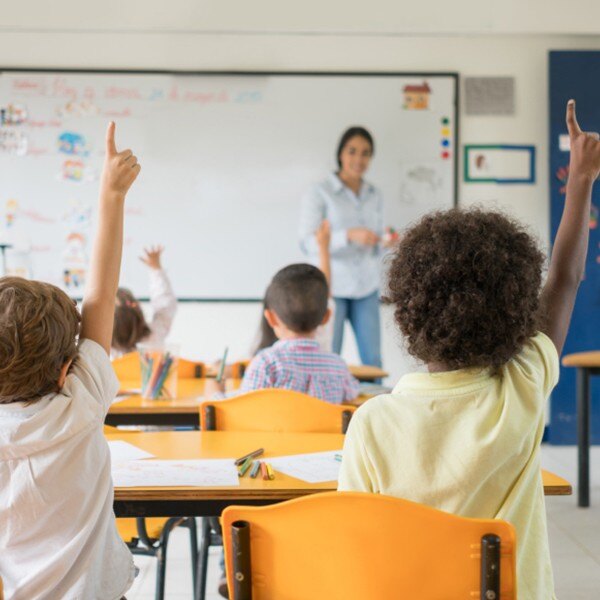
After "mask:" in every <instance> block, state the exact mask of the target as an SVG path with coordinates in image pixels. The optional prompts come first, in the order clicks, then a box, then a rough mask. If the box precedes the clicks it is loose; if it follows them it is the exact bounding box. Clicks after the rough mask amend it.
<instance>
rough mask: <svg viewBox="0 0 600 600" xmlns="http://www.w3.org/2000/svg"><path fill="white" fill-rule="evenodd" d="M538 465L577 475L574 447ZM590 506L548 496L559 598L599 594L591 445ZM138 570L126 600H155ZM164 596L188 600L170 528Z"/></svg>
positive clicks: (546, 454)
mask: <svg viewBox="0 0 600 600" xmlns="http://www.w3.org/2000/svg"><path fill="white" fill-rule="evenodd" d="M542 465H543V467H544V468H546V469H548V470H550V471H553V472H554V473H556V474H557V475H561V476H562V477H564V478H566V479H568V480H569V481H571V482H572V483H573V486H574V487H575V483H576V474H577V458H576V449H575V448H574V447H572V446H571V447H565V446H561V447H557V446H544V447H543V449H542ZM591 465H592V506H591V508H588V509H580V508H577V505H576V499H575V496H566V497H558V496H554V497H547V498H546V507H547V511H548V528H549V534H550V551H551V553H552V562H553V566H554V577H555V581H556V594H557V597H558V598H559V600H594V599H596V598H600V447H597V448H593V449H592V457H591ZM135 562H136V564H137V565H138V566H139V567H140V574H139V576H138V578H137V579H136V582H135V584H134V585H133V587H132V588H131V590H129V592H128V593H127V598H128V600H151V599H153V598H154V581H155V579H154V578H155V575H156V568H155V564H156V561H155V559H153V558H147V557H136V559H135ZM218 563H219V558H218V550H217V549H213V553H212V554H211V558H210V561H209V580H208V594H207V599H208V600H217V599H218V598H220V596H219V595H218V594H217V593H216V587H217V582H218V579H219V566H218ZM166 598H167V600H171V599H174V600H179V599H184V598H186V599H187V600H189V599H190V598H192V577H191V571H190V558H189V549H188V537H187V532H186V530H180V531H177V530H176V531H174V532H173V534H172V535H171V540H170V543H169V557H168V563H167V587H166Z"/></svg>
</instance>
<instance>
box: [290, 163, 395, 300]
mask: <svg viewBox="0 0 600 600" xmlns="http://www.w3.org/2000/svg"><path fill="white" fill-rule="evenodd" d="M323 219H328V220H329V222H330V223H331V246H330V252H331V288H332V295H333V296H334V297H337V298H364V297H365V296H368V295H370V294H372V293H373V292H375V291H376V290H378V289H379V284H380V271H381V257H382V251H381V247H380V246H375V247H373V246H363V245H360V244H355V243H353V242H349V241H348V237H347V234H346V232H347V230H348V229H351V228H353V227H367V228H368V229H371V230H373V231H374V232H375V233H377V234H378V235H379V236H382V235H383V198H382V197H381V193H380V192H379V190H378V189H377V188H376V187H375V186H374V185H372V184H370V183H368V182H367V181H363V184H362V186H361V188H360V191H359V193H358V194H355V193H354V192H353V191H352V190H351V189H350V188H348V187H346V186H345V185H344V184H343V183H342V181H341V180H340V178H339V177H338V176H337V175H336V174H335V173H332V174H331V175H330V176H329V177H327V179H325V180H324V181H322V182H320V183H317V184H316V185H314V186H313V187H312V188H311V190H310V191H309V192H308V194H307V195H306V196H305V197H304V199H303V202H302V212H301V215H300V246H301V248H302V250H303V251H304V252H305V253H306V254H307V255H308V256H309V259H310V260H311V262H314V263H315V264H318V246H317V240H316V237H315V231H316V230H317V229H318V227H319V224H320V223H321V221H322V220H323Z"/></svg>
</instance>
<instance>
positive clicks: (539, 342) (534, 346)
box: [504, 331, 560, 395]
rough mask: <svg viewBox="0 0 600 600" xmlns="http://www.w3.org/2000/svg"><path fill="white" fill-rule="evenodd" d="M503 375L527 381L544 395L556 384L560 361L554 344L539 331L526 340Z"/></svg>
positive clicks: (507, 365)
mask: <svg viewBox="0 0 600 600" xmlns="http://www.w3.org/2000/svg"><path fill="white" fill-rule="evenodd" d="M504 371H505V373H504V374H505V375H507V376H508V377H510V378H513V379H521V380H524V381H527V382H529V383H531V384H533V385H535V386H537V387H538V388H539V389H541V390H543V392H544V394H545V395H547V394H549V393H550V391H551V390H552V388H553V387H554V386H555V385H556V383H557V382H558V376H559V371H560V361H559V356H558V352H557V350H556V346H555V345H554V342H553V341H552V340H551V339H550V338H549V337H548V336H547V335H546V334H545V333H542V332H541V331H539V332H537V333H536V334H535V335H534V336H533V337H531V338H529V339H528V340H526V342H525V343H524V344H523V347H522V348H521V350H520V351H519V352H518V353H517V354H516V355H515V356H514V357H513V358H512V359H511V360H510V361H509V362H508V363H507V364H506V366H505V368H504Z"/></svg>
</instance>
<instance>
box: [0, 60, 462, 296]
mask: <svg viewBox="0 0 600 600" xmlns="http://www.w3.org/2000/svg"><path fill="white" fill-rule="evenodd" d="M4 73H45V74H53V73H56V74H61V73H69V74H80V75H167V76H169V75H171V76H177V77H181V76H190V77H195V76H199V75H200V76H208V77H210V76H215V77H223V76H225V77H228V76H230V77H255V76H257V77H272V76H279V75H280V76H287V77H290V76H293V77H296V76H297V77H365V78H368V77H416V78H428V79H433V78H436V77H438V78H451V79H453V80H454V106H453V107H452V111H453V112H452V119H453V123H454V127H453V133H452V143H453V144H454V152H453V153H452V167H453V168H452V171H453V175H454V185H453V188H452V196H453V197H452V206H454V207H456V206H458V177H459V159H460V157H459V152H458V148H459V137H460V136H459V131H460V121H459V116H460V111H459V106H460V75H459V73H458V72H456V71H448V72H445V71H190V70H182V71H179V70H160V69H157V70H155V69H65V68H49V67H45V68H39V69H38V68H32V67H23V68H19V67H0V76H2V75H3V74H4ZM74 299H75V300H78V301H80V300H81V299H82V298H77V297H76V298H74ZM139 300H140V301H141V302H148V301H149V298H145V297H143V298H139ZM177 301H178V302H191V303H201V302H204V303H209V302H222V303H240V302H242V303H244V302H262V301H263V298H177Z"/></svg>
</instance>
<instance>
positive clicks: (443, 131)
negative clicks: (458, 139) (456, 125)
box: [442, 127, 450, 135]
mask: <svg viewBox="0 0 600 600" xmlns="http://www.w3.org/2000/svg"><path fill="white" fill-rule="evenodd" d="M442 135H450V129H448V127H442Z"/></svg>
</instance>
